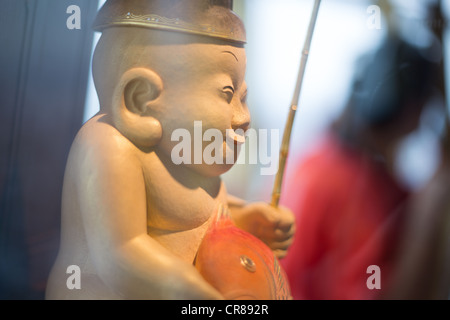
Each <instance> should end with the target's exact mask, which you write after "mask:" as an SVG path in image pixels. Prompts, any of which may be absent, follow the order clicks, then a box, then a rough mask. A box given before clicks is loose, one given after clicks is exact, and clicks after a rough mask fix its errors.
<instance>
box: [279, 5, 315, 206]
mask: <svg viewBox="0 0 450 320" xmlns="http://www.w3.org/2000/svg"><path fill="white" fill-rule="evenodd" d="M320 1H321V0H316V1H315V3H314V8H313V12H312V16H311V21H310V23H309V28H308V33H307V36H306V39H305V44H304V47H303V51H302V59H301V62H300V70H299V72H298V78H297V84H296V86H295V90H294V96H293V98H292V102H291V107H290V109H289V115H288V120H287V123H286V127H285V129H284V134H283V140H282V142H281V150H280V162H279V165H278V173H277V175H276V177H275V184H274V188H273V192H272V202H271V205H272V206H273V207H278V204H279V202H280V196H281V187H282V184H283V177H284V172H285V167H286V160H287V157H288V154H289V145H290V141H291V133H292V127H293V125H294V118H295V114H296V112H297V108H298V104H299V100H300V93H301V90H302V86H303V79H304V76H305V70H306V64H307V62H308V57H309V51H310V48H311V42H312V38H313V34H314V28H315V26H316V21H317V16H318V14H319V7H320Z"/></svg>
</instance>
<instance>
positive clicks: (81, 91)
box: [0, 0, 97, 299]
mask: <svg viewBox="0 0 450 320" xmlns="http://www.w3.org/2000/svg"><path fill="white" fill-rule="evenodd" d="M70 5H77V6H79V8H80V9H81V29H79V30H77V29H74V30H69V29H68V28H67V26H66V22H67V19H68V18H69V17H70V16H71V15H70V14H68V13H67V12H66V11H67V8H68V7H69V6H70ZM96 10H97V3H96V1H92V0H0V43H1V44H0V47H1V49H0V299H43V298H44V292H45V285H46V281H47V275H48V273H49V271H50V268H51V265H52V264H53V261H54V259H55V256H56V253H57V250H58V244H59V227H60V226H59V225H60V207H61V201H60V198H61V190H62V183H63V174H64V167H65V162H66V159H67V155H68V151H69V149H70V145H71V143H72V140H73V138H74V136H75V134H76V132H77V131H78V129H79V128H80V127H81V125H82V121H83V114H84V104H85V96H86V90H87V83H88V82H87V80H88V71H89V63H90V55H91V49H92V36H93V33H92V30H91V28H90V25H91V23H92V20H93V18H94V16H95V13H96Z"/></svg>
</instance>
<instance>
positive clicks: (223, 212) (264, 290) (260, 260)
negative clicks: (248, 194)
mask: <svg viewBox="0 0 450 320" xmlns="http://www.w3.org/2000/svg"><path fill="white" fill-rule="evenodd" d="M195 267H196V268H197V270H198V271H199V272H200V274H201V275H202V276H203V277H204V278H205V280H206V281H208V282H209V283H210V284H211V285H212V286H213V287H214V288H216V289H217V290H218V291H219V292H220V293H222V295H223V296H224V297H225V299H227V300H287V299H291V295H290V290H289V286H288V282H287V280H286V276H285V273H284V271H283V270H282V269H281V267H280V265H279V262H278V259H277V258H276V257H275V256H274V254H273V252H272V250H270V248H269V247H267V246H266V245H265V244H264V243H263V242H262V241H261V240H259V239H258V238H256V237H254V236H253V235H251V234H249V233H247V232H245V231H243V230H241V229H239V228H238V227H236V226H235V225H234V224H233V222H232V221H231V219H230V216H229V214H228V210H227V209H226V208H224V207H221V208H220V209H219V212H218V214H217V216H216V218H215V219H214V221H213V223H212V225H211V226H210V228H209V229H208V231H207V232H206V234H205V237H204V239H203V241H202V243H201V245H200V248H199V250H198V253H197V256H196V259H195Z"/></svg>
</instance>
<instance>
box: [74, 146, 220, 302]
mask: <svg viewBox="0 0 450 320" xmlns="http://www.w3.org/2000/svg"><path fill="white" fill-rule="evenodd" d="M85 151H86V152H83V153H84V155H83V157H82V158H79V163H82V164H80V170H79V172H78V182H79V183H78V185H79V190H78V192H79V194H80V199H79V202H80V210H81V212H82V217H83V225H84V230H85V232H86V237H87V242H88V248H89V254H90V258H91V259H92V261H93V264H94V266H95V269H96V272H97V273H98V275H99V276H100V278H101V279H102V281H103V282H104V283H105V284H106V285H107V286H108V287H110V288H111V289H112V290H114V291H115V292H116V293H118V294H119V295H121V296H123V297H124V298H127V299H215V298H220V295H219V293H218V292H217V291H215V290H214V289H213V288H212V287H211V286H210V285H209V284H207V283H206V282H205V281H204V280H203V278H202V277H201V276H200V275H199V273H198V272H197V271H196V270H195V268H194V267H193V266H192V265H190V264H188V263H185V262H183V261H181V260H180V259H179V258H177V257H175V256H174V255H172V254H171V253H170V252H169V251H168V250H166V249H165V248H164V247H162V246H161V245H160V244H159V243H157V242H156V241H155V240H154V239H152V238H151V237H150V236H148V235H147V224H146V221H147V219H146V193H145V185H144V179H143V173H142V170H141V167H140V164H139V162H138V161H137V159H136V158H134V157H133V156H130V154H129V153H128V152H126V150H125V152H124V150H119V149H117V148H115V147H114V146H113V147H112V146H111V145H108V144H107V143H106V144H103V145H101V146H97V147H95V148H91V150H85ZM80 182H82V183H80Z"/></svg>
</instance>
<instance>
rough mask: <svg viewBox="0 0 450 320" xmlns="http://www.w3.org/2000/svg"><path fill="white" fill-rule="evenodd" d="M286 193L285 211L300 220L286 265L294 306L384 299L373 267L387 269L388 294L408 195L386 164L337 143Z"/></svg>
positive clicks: (306, 166) (323, 148) (314, 158)
mask: <svg viewBox="0 0 450 320" xmlns="http://www.w3.org/2000/svg"><path fill="white" fill-rule="evenodd" d="M283 192H284V194H283V198H282V199H281V204H282V205H284V206H286V207H288V208H290V209H291V210H293V212H294V214H295V215H296V219H297V220H296V226H297V233H296V235H295V238H294V243H293V245H292V246H291V248H290V249H289V253H288V255H287V257H286V258H285V259H283V260H282V261H281V264H282V266H283V267H284V269H285V271H286V273H287V276H288V279H289V283H290V286H291V290H292V295H293V297H294V299H313V300H321V299H326V300H336V299H337V300H342V299H374V298H376V297H377V295H378V294H380V290H376V289H375V290H369V289H368V287H367V284H366V283H367V279H368V278H369V277H370V276H371V275H372V274H371V273H369V274H368V273H367V268H368V267H369V266H372V265H376V266H379V267H380V268H381V290H383V288H385V287H386V285H387V281H388V278H389V273H390V268H391V266H390V262H391V260H392V259H391V258H392V255H393V254H394V252H393V251H394V250H393V249H395V247H396V243H397V241H398V239H397V236H398V235H399V233H400V227H401V216H402V215H401V214H400V213H399V212H400V210H399V208H400V207H401V205H402V203H404V200H405V199H406V197H407V192H406V191H405V190H404V189H402V188H401V187H400V186H399V185H398V184H397V183H396V182H395V180H394V179H393V178H392V177H391V176H390V175H389V174H388V173H387V171H386V170H385V168H384V167H383V165H382V164H381V163H378V162H376V161H374V160H373V159H371V158H370V157H369V156H368V155H365V154H363V153H361V152H357V151H355V150H352V149H350V148H348V147H346V146H344V145H343V144H342V143H341V142H339V141H338V140H337V139H336V138H334V137H332V136H329V137H327V138H326V139H325V141H324V142H323V143H322V144H321V145H320V147H319V148H318V149H317V150H316V151H315V152H314V153H312V155H310V156H309V157H308V158H307V159H306V161H303V162H302V163H301V165H300V166H299V167H298V168H297V169H296V171H295V172H294V174H293V176H291V177H290V179H289V181H288V184H287V185H286V186H285V187H284V190H283ZM388 217H390V219H388ZM388 220H390V223H388V222H387V221H388Z"/></svg>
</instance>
